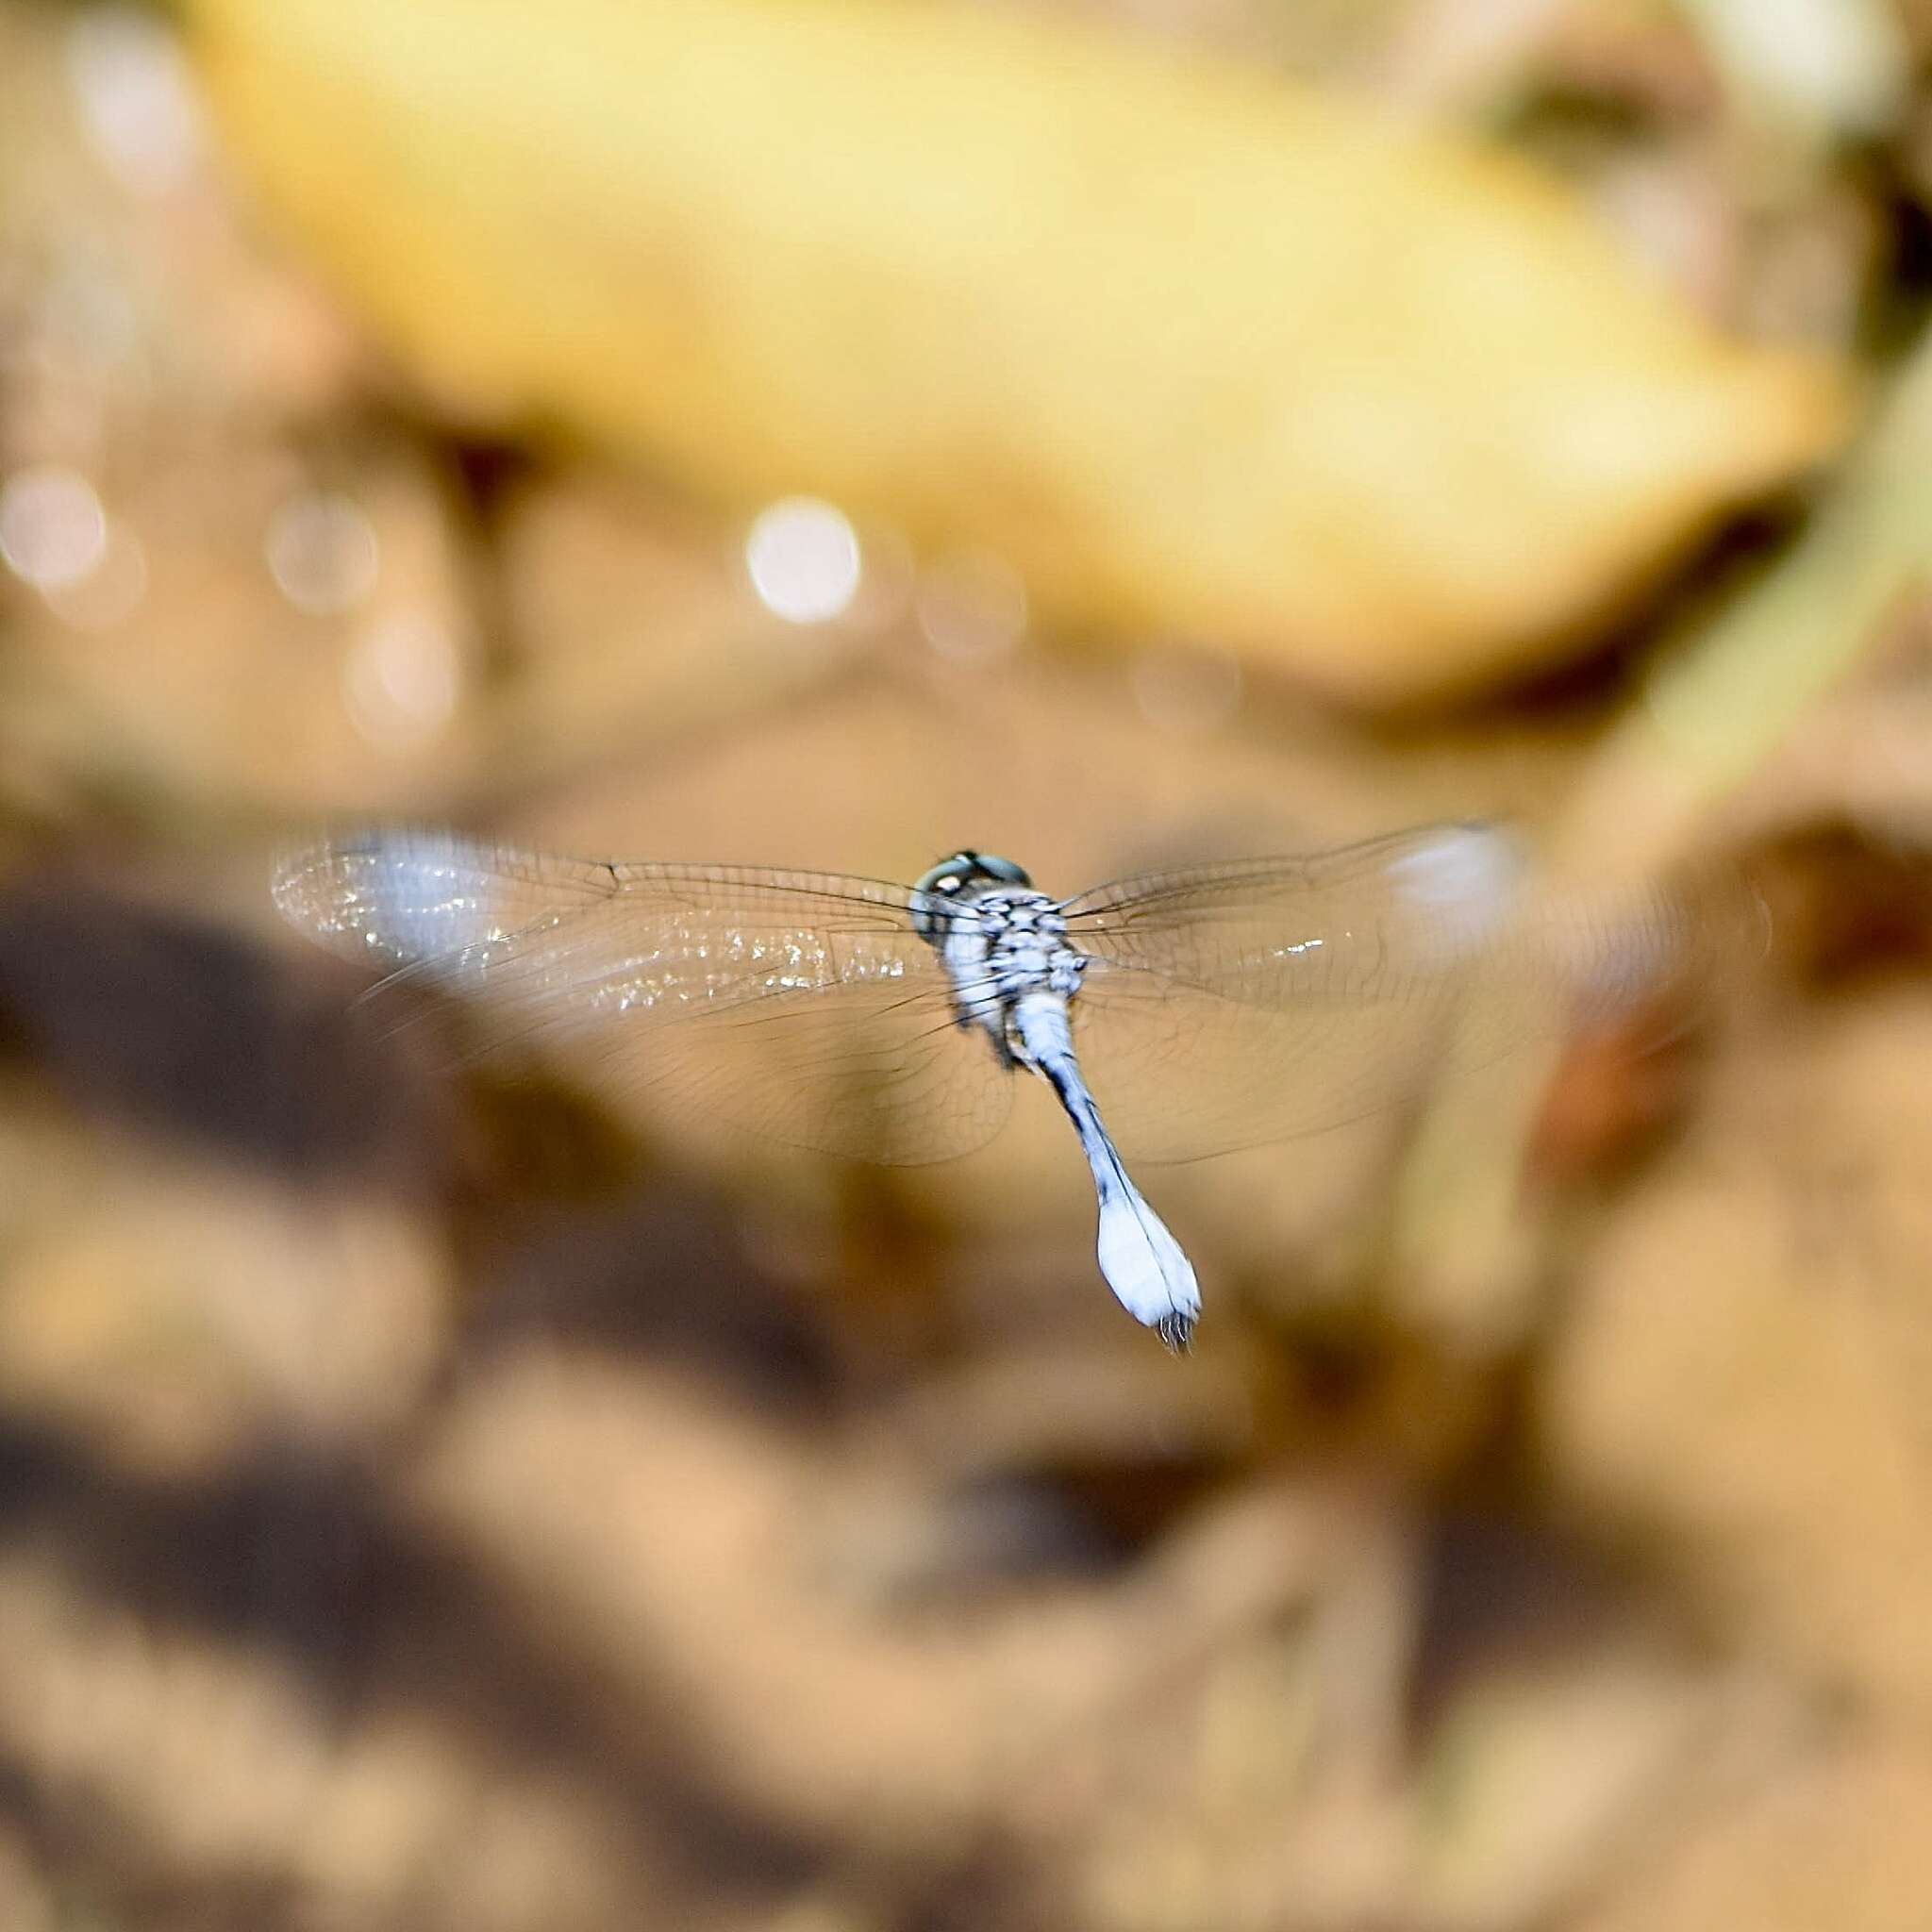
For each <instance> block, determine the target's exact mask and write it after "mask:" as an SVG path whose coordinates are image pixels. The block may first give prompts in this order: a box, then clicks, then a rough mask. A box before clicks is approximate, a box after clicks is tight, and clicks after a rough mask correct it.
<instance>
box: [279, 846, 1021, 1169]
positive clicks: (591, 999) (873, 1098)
mask: <svg viewBox="0 0 1932 1932" xmlns="http://www.w3.org/2000/svg"><path fill="white" fill-rule="evenodd" d="M910 902H911V894H910V892H909V891H908V890H907V889H906V888H904V887H900V886H892V885H888V884H885V883H883V882H881V881H877V880H873V879H858V878H845V877H840V876H836V875H833V874H819V873H798V872H773V871H763V870H759V869H757V868H753V867H745V866H708V865H676V864H669V865H657V864H641V865H628V864H607V863H603V862H599V861H591V860H582V859H573V858H556V857H552V856H548V855H544V854H539V853H533V852H522V851H517V850H514V849H512V848H508V847H504V846H495V845H490V844H486V843H481V842H477V841H470V840H464V839H458V838H455V837H452V836H450V835H448V834H446V833H437V832H375V833H371V834H368V835H365V836H360V837H357V838H352V839H344V840H337V841H329V842H326V843H324V844H321V845H317V846H313V847H310V848H308V849H307V850H305V851H302V852H298V853H294V854H291V856H289V857H288V858H285V859H283V860H282V861H281V863H280V864H279V865H278V866H277V868H276V872H275V903H276V905H277V906H278V907H279V908H281V910H282V912H283V914H284V915H285V916H286V917H287V918H288V919H289V920H290V922H291V924H294V925H295V926H296V927H298V928H299V929H300V930H301V931H303V932H305V933H307V934H308V936H309V937H310V938H311V939H314V940H316V941H320V942H321V943H322V944H324V945H326V946H328V947H330V948H331V949H332V950H334V951H336V952H339V953H341V954H343V955H344V956H346V957H347V958H353V959H358V960H366V961H369V962H371V963H373V964H376V965H379V966H383V967H386V968H389V969H390V970H391V979H392V980H393V979H409V980H414V981H417V982H420V983H422V984H425V985H428V986H432V987H436V988H439V989H441V990H445V991H450V992H454V993H458V994H460V995H461V996H463V998H465V999H466V1000H468V1001H469V1002H470V1003H471V1004H472V1005H473V1007H474V1008H475V1024H474V1026H473V1027H472V1029H471V1031H472V1033H473V1035H474V1037H475V1041H476V1042H477V1044H478V1046H479V1049H481V1050H484V1051H490V1050H498V1049H502V1048H506V1047H509V1046H512V1045H514V1046H520V1047H523V1048H525V1049H528V1050H532V1051H541V1052H550V1053H556V1052H563V1053H566V1054H569V1055H571V1056H572V1057H573V1058H576V1059H578V1060H580V1061H581V1062H582V1063H583V1064H584V1065H585V1066H586V1067H587V1068H588V1069H589V1070H590V1072H591V1077H592V1078H593V1079H594V1080H595V1081H596V1083H597V1084H598V1085H600V1086H603V1087H606V1088H609V1089H614V1090H640V1089H647V1088H648V1089H660V1090H662V1091H663V1093H664V1095H665V1096H666V1097H667V1098H675V1099H676V1100H680V1101H683V1102H686V1103H688V1104H690V1105H691V1106H693V1107H696V1108H702V1109H704V1110H705V1111H707V1112H709V1113H712V1114H714V1115H716V1116H718V1117H720V1118H722V1119H724V1120H726V1121H728V1122H730V1123H732V1124H737V1125H741V1126H743V1127H746V1128H748V1129H750V1130H752V1131H754V1132H758V1133H760V1134H764V1135H767V1136H769V1137H771V1138H774V1139H778V1140H783V1141H791V1142H793V1143H794V1144H798V1145H803V1146H810V1147H816V1148H820V1149H823V1150H824V1151H827V1152H831V1153H836V1154H841V1155H845V1156H848V1157H851V1158H864V1159H871V1160H884V1161H891V1162H910V1161H923V1160H937V1159H942V1158H947V1157H949V1156H951V1155H954V1154H958V1153H963V1152H966V1151H968V1150H969V1149H970V1148H972V1147H974V1146H977V1145H979V1144H980V1143H982V1142H983V1141H986V1140H987V1139H988V1138H990V1137H991V1134H992V1133H993V1132H994V1131H995V1130H996V1129H997V1127H998V1126H999V1124H1000V1122H1001V1121H1002V1120H1003V1119H1004V1118H1005V1115H1006V1110H1007V1108H1008V1105H1009V1103H1010V1092H1009V1088H1010V1081H1009V1079H1008V1076H1007V1075H1006V1074H1005V1073H1004V1072H1003V1071H1002V1070H1001V1069H1000V1068H999V1066H998V1065H997V1063H996V1061H995V1060H994V1058H993V1056H992V1053H991V1049H990V1048H989V1047H988V1045H987V1042H986V1041H984V1040H983V1039H977V1040H975V1039H969V1038H967V1037H966V1036H965V1035H963V1034H961V1033H959V1032H958V1029H957V1028H955V1027H954V1026H953V1024H951V1022H952V1001H951V993H950V988H949V986H948V982H947V979H946V975H945V973H944V970H943V968H942V967H941V965H940V963H939V960H938V958H937V957H936V956H935V955H934V954H933V953H932V951H931V949H930V948H929V947H928V946H927V945H925V943H924V941H921V940H920V939H919V938H918V936H917V935H916V934H915V933H914V931H913V929H912V924H911V918H910V913H909V910H908V908H909V906H910Z"/></svg>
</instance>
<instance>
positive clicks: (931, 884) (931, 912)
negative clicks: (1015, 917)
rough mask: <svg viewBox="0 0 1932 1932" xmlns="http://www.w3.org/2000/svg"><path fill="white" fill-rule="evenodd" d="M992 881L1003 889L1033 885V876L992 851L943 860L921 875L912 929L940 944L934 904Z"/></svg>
mask: <svg viewBox="0 0 1932 1932" xmlns="http://www.w3.org/2000/svg"><path fill="white" fill-rule="evenodd" d="M975 881H990V882H991V883H993V884H995V885H1002V886H1030V885H1031V884H1032V883H1033V880H1032V877H1031V876H1030V875H1029V874H1028V873H1027V872H1026V869H1025V868H1024V866H1019V865H1015V864H1014V863H1013V861H1012V860H1011V859H1010V858H996V857H994V855H993V854H991V853H990V852H956V853H954V854H953V856H952V858H942V859H941V860H940V862H939V863H938V864H937V865H936V866H934V867H932V869H931V870H930V871H928V872H925V873H923V874H921V875H920V879H919V883H918V884H917V885H916V886H914V887H913V889H912V891H913V894H914V896H913V901H912V929H913V931H914V932H916V933H917V934H918V935H919V936H920V938H921V939H923V940H931V941H938V940H939V938H940V937H941V927H942V925H943V924H944V921H943V920H942V919H941V917H940V914H939V911H938V909H937V907H936V906H935V905H934V904H933V903H931V902H934V901H942V900H946V899H951V898H955V897H957V896H958V894H959V893H960V892H962V891H965V889H966V887H967V886H968V885H969V884H972V883H974V882H975Z"/></svg>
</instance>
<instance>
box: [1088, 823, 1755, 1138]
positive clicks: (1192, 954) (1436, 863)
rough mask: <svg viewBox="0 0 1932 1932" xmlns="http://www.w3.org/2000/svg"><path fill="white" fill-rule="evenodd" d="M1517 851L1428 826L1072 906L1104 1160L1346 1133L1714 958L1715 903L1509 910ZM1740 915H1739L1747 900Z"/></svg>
mask: <svg viewBox="0 0 1932 1932" xmlns="http://www.w3.org/2000/svg"><path fill="white" fill-rule="evenodd" d="M1523 882H1524V867H1523V863H1522V859H1521V856H1520V853H1519V850H1518V848H1517V847H1516V845H1515V844H1514V842H1513V841H1511V840H1510V839H1509V838H1508V837H1507V834H1505V833H1503V832H1500V831H1497V830H1495V829H1493V828H1489V827H1483V826H1470V825H1440V826H1431V827H1425V828H1423V829H1421V830H1418V831H1412V832H1404V833H1399V834H1396V835H1394V836H1392V837H1390V838H1385V839H1378V840H1374V841H1371V842H1369V843H1367V844H1364V845H1357V846H1352V847H1349V848H1347V849H1345V850H1342V851H1340V852H1334V853H1328V854H1324V855H1321V856H1318V857H1315V858H1281V859H1265V860H1257V861H1252V862H1241V863H1234V864H1228V865H1222V866H1209V867H1203V868H1200V869H1198V870H1195V871H1192V872H1186V873H1169V874H1150V875H1148V876H1146V877H1143V878H1137V879H1127V880H1123V881H1121V882H1120V883H1118V884H1115V885H1111V886H1103V887H1100V888H1098V889H1097V890H1095V891H1091V892H1087V893H1083V894H1081V895H1080V896H1079V897H1078V898H1077V899H1074V900H1073V901H1071V902H1070V903H1069V905H1068V908H1067V924H1068V930H1069V934H1070V936H1071V937H1072V938H1073V939H1074V941H1075V942H1076V943H1077V944H1078V945H1079V946H1080V947H1081V948H1082V949H1083V950H1085V951H1086V952H1088V953H1089V954H1091V955H1092V956H1093V958H1094V964H1093V965H1092V966H1091V968H1090V969H1089V970H1088V973H1087V974H1086V977H1085V979H1084V981H1083V983H1082V987H1081V991H1080V994H1079V997H1078V999H1077V1001H1076V1002H1075V1013H1074V1022H1075V1033H1076V1038H1077V1040H1078V1041H1079V1045H1080V1052H1081V1065H1082V1067H1083V1069H1084V1070H1085V1072H1086V1074H1087V1078H1088V1081H1089V1083H1090V1084H1091V1087H1092V1089H1093V1091H1094V1095H1095V1098H1096V1099H1097V1100H1098V1102H1099V1103H1100V1106H1101V1109H1102V1112H1103V1114H1104V1115H1105V1116H1106V1118H1107V1119H1108V1124H1109V1125H1110V1127H1111V1128H1112V1130H1113V1132H1114V1134H1115V1136H1116V1137H1117V1139H1118V1140H1119V1141H1120V1143H1121V1146H1122V1148H1123V1149H1124V1151H1126V1152H1127V1153H1129V1154H1132V1155H1136V1156H1138V1157H1139V1158H1141V1159H1144V1160H1187V1159H1195V1158H1201V1157H1203V1156H1205V1155H1209V1154H1217V1153H1225V1152H1229V1151H1231V1150H1233V1149H1235V1148H1238V1147H1246V1146H1254V1145H1257V1144H1259V1143H1261V1142H1264V1141H1275V1140H1283V1139H1287V1138H1289V1137H1291V1136H1293V1135H1296V1134H1301V1133H1309V1132H1314V1131H1316V1130H1318V1129H1320V1128H1323V1127H1329V1126H1337V1125H1340V1124H1343V1123H1344V1122H1347V1121H1351V1120H1356V1119H1359V1118H1362V1117H1363V1116H1365V1115H1368V1114H1371V1113H1374V1112H1375V1111H1377V1110H1379V1109H1381V1108H1385V1107H1388V1106H1390V1105H1391V1104H1392V1103H1394V1102H1396V1101H1399V1100H1400V1099H1402V1098H1403V1097H1404V1096H1405V1095H1406V1094H1408V1093H1411V1092H1413V1091H1415V1090H1416V1089H1417V1087H1418V1086H1419V1085H1420V1083H1421V1082H1422V1081H1424V1079H1426V1078H1427V1077H1429V1076H1430V1075H1431V1074H1437V1073H1440V1072H1441V1071H1443V1070H1444V1069H1445V1067H1449V1066H1453V1067H1458V1068H1473V1067H1476V1066H1481V1065H1484V1064H1487V1063H1489V1062H1491V1061H1494V1060H1498V1059H1501V1058H1504V1057H1505V1056H1507V1055H1508V1054H1510V1053H1511V1052H1514V1051H1516V1050H1518V1049H1519V1048H1521V1047H1523V1046H1524V1045H1526V1044H1527V1043H1529V1042H1530V1041H1532V1040H1534V1039H1537V1038H1539V1037H1547V1036H1551V1035H1555V1034H1557V1033H1559V1032H1561V1031H1562V1030H1563V1029H1564V1028H1565V1027H1566V1026H1567V1025H1570V1024H1576V1023H1577V1021H1578V1020H1579V1018H1587V1017H1589V1016H1591V1015H1592V1014H1596V1015H1602V1014H1606V1013H1612V1012H1616V1011H1619V1010H1621V1009H1624V1008H1629V1007H1632V1006H1634V1005H1636V1004H1638V1003H1640V1002H1641V1001H1642V1000H1643V999H1645V998H1646V997H1648V996H1650V995H1652V994H1655V993H1656V992H1657V991H1658V989H1659V988H1660V987H1661V986H1662V985H1663V984H1664V983H1665V982H1666V981H1667V980H1670V979H1672V978H1674V977H1683V976H1686V975H1691V976H1694V974H1696V973H1698V972H1699V971H1701V970H1703V969H1704V968H1705V967H1707V966H1708V965H1709V964H1711V963H1712V961H1713V960H1714V958H1715V957H1716V955H1715V949H1714V948H1713V946H1712V943H1711V942H1712V941H1714V940H1715V939H1717V938H1718V936H1719V933H1720V931H1721V930H1728V929H1730V928H1731V927H1732V924H1733V919H1732V914H1733V913H1735V910H1736V908H1735V906H1727V908H1726V909H1725V913H1724V917H1722V918H1719V917H1716V916H1714V915H1713V913H1712V911H1711V908H1709V907H1708V906H1707V904H1706V900H1705V896H1704V894H1703V892H1702V891H1700V890H1698V889H1696V888H1690V887H1687V888H1686V889H1684V890H1681V891H1673V890H1670V889H1667V888H1663V887H1650V888H1645V889H1644V890H1643V891H1641V892H1639V893H1634V894H1626V895H1624V896H1622V897H1620V898H1618V899H1616V900H1615V901H1614V902H1613V901H1611V900H1609V899H1607V898H1606V899H1598V900H1591V901H1589V902H1587V903H1586V902H1585V901H1583V900H1580V899H1574V898H1572V899H1566V900H1562V901H1557V900H1553V899H1543V900H1529V899H1526V898H1525V895H1524V891H1523V890H1522V888H1523ZM1753 904H1754V906H1755V901H1754V902H1753Z"/></svg>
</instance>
